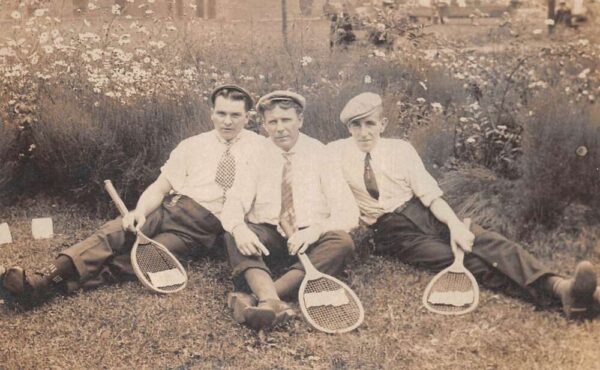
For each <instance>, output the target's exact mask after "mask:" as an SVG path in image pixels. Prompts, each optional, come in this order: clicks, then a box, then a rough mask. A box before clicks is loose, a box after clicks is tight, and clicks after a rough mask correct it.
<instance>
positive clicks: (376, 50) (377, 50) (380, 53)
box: [373, 49, 385, 58]
mask: <svg viewBox="0 0 600 370" xmlns="http://www.w3.org/2000/svg"><path fill="white" fill-rule="evenodd" d="M373 54H374V55H375V56H376V57H380V58H385V52H383V51H382V50H379V49H375V50H374V51H373Z"/></svg>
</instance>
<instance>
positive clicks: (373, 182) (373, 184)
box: [365, 153, 379, 200]
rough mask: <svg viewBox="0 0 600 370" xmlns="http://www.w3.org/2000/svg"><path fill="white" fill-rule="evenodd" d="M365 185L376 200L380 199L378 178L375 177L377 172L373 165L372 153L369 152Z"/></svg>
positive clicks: (366, 159)
mask: <svg viewBox="0 0 600 370" xmlns="http://www.w3.org/2000/svg"><path fill="white" fill-rule="evenodd" d="M365 186H366V187H367V191H368V192H369V195H370V196H371V197H373V198H374V199H376V200H379V188H378V187H377V179H375V172H373V168H372V167H371V153H367V155H366V156H365Z"/></svg>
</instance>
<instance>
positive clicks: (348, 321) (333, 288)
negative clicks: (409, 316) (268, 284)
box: [298, 253, 365, 334]
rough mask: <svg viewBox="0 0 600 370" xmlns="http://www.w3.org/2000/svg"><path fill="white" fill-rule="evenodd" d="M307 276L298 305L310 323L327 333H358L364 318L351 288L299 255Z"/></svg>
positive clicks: (299, 292) (304, 256) (363, 312)
mask: <svg viewBox="0 0 600 370" xmlns="http://www.w3.org/2000/svg"><path fill="white" fill-rule="evenodd" d="M298 258H299V259H300V262H302V265H303V266H304V270H305V271H306V274H305V275H304V279H303V280H302V284H301V285H300V290H299V291H298V304H299V305H300V309H301V310H302V314H303V315H304V318H305V319H306V321H308V323H309V324H310V325H311V326H313V327H314V328H315V329H317V330H320V331H323V332H325V333H332V334H339V333H346V332H349V331H351V330H354V329H356V328H357V327H359V326H360V324H362V322H363V320H364V318H365V311H364V309H363V306H362V303H361V302H360V300H359V299H358V297H357V296H356V294H355V293H354V292H353V291H352V289H350V287H349V286H348V285H346V284H344V283H343V282H341V281H340V280H338V279H336V278H334V277H333V276H330V275H327V274H324V273H322V272H320V271H318V270H317V269H316V268H315V266H313V264H312V262H310V259H309V258H308V256H307V255H306V254H304V253H298Z"/></svg>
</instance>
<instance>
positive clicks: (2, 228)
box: [0, 222, 13, 244]
mask: <svg viewBox="0 0 600 370" xmlns="http://www.w3.org/2000/svg"><path fill="white" fill-rule="evenodd" d="M12 241H13V240H12V235H10V229H9V228H8V224H7V223H6V222H5V223H3V224H0V244H8V243H12Z"/></svg>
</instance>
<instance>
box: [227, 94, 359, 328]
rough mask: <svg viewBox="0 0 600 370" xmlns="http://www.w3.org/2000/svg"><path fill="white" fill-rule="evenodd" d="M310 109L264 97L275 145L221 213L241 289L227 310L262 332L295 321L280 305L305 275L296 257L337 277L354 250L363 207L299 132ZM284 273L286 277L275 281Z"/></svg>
mask: <svg viewBox="0 0 600 370" xmlns="http://www.w3.org/2000/svg"><path fill="white" fill-rule="evenodd" d="M305 104H306V101H305V99H304V97H303V96H301V95H299V94H296V93H293V92H290V91H274V92H272V93H269V94H267V95H265V96H263V97H262V98H260V100H259V102H258V104H257V109H256V110H257V111H258V113H259V116H260V117H261V118H262V125H263V127H264V128H265V130H266V131H267V133H268V134H269V137H270V141H268V142H267V143H266V144H265V146H264V151H263V152H262V153H261V155H260V156H259V160H258V161H256V162H254V163H255V164H257V165H256V166H255V168H253V169H251V171H249V172H247V173H244V174H243V176H240V177H238V178H237V179H236V184H235V185H234V187H233V188H232V190H231V192H230V193H229V196H228V198H227V201H226V202H225V206H224V207H223V213H222V217H221V220H222V222H223V227H224V228H225V230H227V231H228V233H227V234H226V235H225V245H226V249H227V253H228V257H229V261H230V264H231V267H232V269H233V280H234V285H235V287H236V290H237V292H236V293H232V294H230V295H229V297H228V304H229V307H230V308H232V309H233V317H234V318H235V320H236V321H238V322H240V323H241V322H246V323H247V324H248V325H249V326H251V327H253V328H254V329H257V330H259V329H263V328H266V327H269V326H273V325H277V324H279V323H281V322H284V321H286V320H288V319H289V318H291V317H292V316H294V314H295V313H294V311H293V310H292V309H291V308H290V306H289V305H288V304H287V303H285V302H284V301H282V299H285V298H291V297H292V296H293V295H294V294H295V293H297V290H298V287H299V286H300V283H301V281H302V278H303V277H304V270H303V267H302V265H301V264H300V262H299V261H298V259H297V257H295V255H296V254H298V253H305V252H306V254H307V255H308V257H309V258H310V260H311V261H312V263H313V264H314V265H315V267H316V268H317V269H318V270H319V271H321V272H324V273H326V274H330V275H337V274H339V273H341V272H342V270H343V268H344V265H345V263H346V260H347V258H348V257H349V256H350V255H351V254H352V252H353V250H354V243H353V242H352V239H351V238H350V236H349V235H348V231H349V230H350V229H351V228H353V227H355V226H357V225H358V217H359V212H358V208H357V207H356V204H355V203H354V202H353V201H352V193H351V192H350V189H349V188H348V185H347V184H346V183H345V182H344V179H343V178H342V175H341V172H340V170H339V168H338V169H336V168H333V167H331V166H329V163H330V162H329V160H328V159H327V157H326V151H325V145H323V144H322V143H321V142H319V141H318V140H315V139H313V138H310V137H308V136H306V135H304V134H302V133H300V128H301V127H302V124H303V111H304V108H305ZM281 267H284V268H286V270H285V273H283V275H282V276H280V277H279V278H278V279H277V280H275V281H273V278H272V275H271V274H272V273H275V272H276V270H277V269H278V268H281ZM248 288H249V290H250V291H251V292H252V293H253V295H250V294H247V293H245V292H244V290H245V291H246V292H247V291H248Z"/></svg>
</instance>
